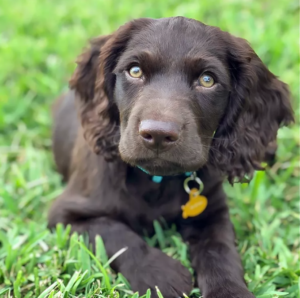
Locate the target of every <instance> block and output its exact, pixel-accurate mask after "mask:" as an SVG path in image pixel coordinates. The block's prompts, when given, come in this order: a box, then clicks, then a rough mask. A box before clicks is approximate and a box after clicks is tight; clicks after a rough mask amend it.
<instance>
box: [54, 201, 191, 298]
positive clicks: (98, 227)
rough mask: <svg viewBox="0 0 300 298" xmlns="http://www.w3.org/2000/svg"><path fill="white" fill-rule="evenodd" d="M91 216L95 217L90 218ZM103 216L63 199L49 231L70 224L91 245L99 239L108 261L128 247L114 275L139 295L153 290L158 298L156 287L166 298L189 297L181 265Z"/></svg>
mask: <svg viewBox="0 0 300 298" xmlns="http://www.w3.org/2000/svg"><path fill="white" fill-rule="evenodd" d="M94 209H95V207H94ZM89 214H90V215H93V216H90V217H89ZM100 214H101V212H98V217H94V216H95V210H93V206H92V204H91V202H89V200H88V199H86V198H83V197H80V196H78V195H70V196H62V197H60V198H59V199H58V200H57V201H56V202H55V203H54V205H53V206H52V209H51V211H50V214H49V227H50V228H51V227H54V226H55V225H56V224H57V223H59V222H61V223H63V224H71V227H72V232H75V231H76V232H78V233H87V234H88V235H89V239H90V241H91V242H92V243H94V239H95V237H96V235H100V236H101V237H102V239H103V242H104V245H105V248H106V252H107V255H108V257H112V256H113V255H114V254H115V253H117V252H118V251H119V250H121V249H122V248H124V247H127V250H126V251H125V252H124V253H123V254H121V255H120V256H118V257H117V258H116V259H115V260H114V261H113V263H112V264H111V266H112V268H113V269H114V270H115V271H117V272H121V273H122V274H123V275H124V276H125V277H126V278H127V280H128V281H129V283H130V284H131V287H132V289H133V290H134V291H138V292H139V294H140V295H143V294H145V293H146V291H147V289H151V292H152V296H151V297H157V295H156V288H155V287H156V286H157V287H158V288H159V289H160V291H161V292H162V294H163V296H164V298H178V297H183V293H185V294H186V295H188V294H189V292H190V291H191V290H192V276H191V274H190V272H189V271H188V270H187V269H186V268H185V267H184V266H183V265H182V264H180V262H179V261H177V260H174V259H172V258H170V257H168V256H167V255H166V254H164V253H163V252H161V251H160V250H158V249H156V248H153V247H150V246H148V245H147V243H146V242H145V241H144V240H143V239H142V238H141V237H140V236H139V235H138V234H136V233H135V232H134V231H133V230H131V229H130V227H129V226H127V225H126V224H124V223H123V222H121V221H118V220H117V219H113V218H110V217H109V216H104V215H103V216H100ZM80 217H81V218H80Z"/></svg>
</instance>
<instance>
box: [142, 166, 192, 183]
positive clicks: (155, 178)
mask: <svg viewBox="0 0 300 298" xmlns="http://www.w3.org/2000/svg"><path fill="white" fill-rule="evenodd" d="M138 168H139V169H140V170H142V171H143V172H144V173H146V174H148V175H149V173H148V172H147V171H146V170H145V169H143V168H141V167H138ZM184 174H185V176H187V177H188V176H191V175H192V172H185V173H184ZM163 178H164V177H163V176H152V181H153V182H154V183H160V182H162V180H163Z"/></svg>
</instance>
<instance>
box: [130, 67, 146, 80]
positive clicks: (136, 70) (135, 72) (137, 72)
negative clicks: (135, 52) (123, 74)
mask: <svg viewBox="0 0 300 298" xmlns="http://www.w3.org/2000/svg"><path fill="white" fill-rule="evenodd" d="M129 75H130V76H131V77H133V78H135V79H140V78H141V77H142V75H143V72H142V70H141V68H140V67H139V66H133V67H131V68H130V69H129Z"/></svg>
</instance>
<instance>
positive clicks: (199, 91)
mask: <svg viewBox="0 0 300 298" xmlns="http://www.w3.org/2000/svg"><path fill="white" fill-rule="evenodd" d="M207 28H209V27H207V26H204V25H202V24H201V23H196V26H195V23H194V22H190V21H185V20H182V21H180V22H176V23H174V24H172V23H169V20H168V19H165V20H161V21H160V22H157V23H153V24H150V25H149V26H147V27H146V28H145V29H144V30H142V31H140V32H138V33H137V34H135V35H134V36H133V37H132V39H131V40H130V41H129V43H128V45H127V47H126V50H125V51H124V53H123V54H122V55H121V56H120V58H119V61H118V63H117V65H116V68H115V69H114V74H115V75H116V83H115V92H114V100H115V102H116V104H117V106H118V109H119V113H120V130H121V138H120V143H119V151H120V154H121V157H122V159H123V160H124V161H126V162H128V163H130V164H132V165H135V166H140V167H142V168H144V169H145V170H147V171H148V172H149V173H151V174H154V175H171V174H178V173H183V172H185V171H195V170H198V169H199V168H201V167H202V166H203V165H204V164H205V163H206V162H207V160H208V154H209V149H210V144H211V141H212V138H213V135H214V131H215V130H216V129H217V127H218V124H219V122H220V119H221V117H222V116H223V114H224V111H225V108H226V106H227V102H228V96H229V92H230V83H231V82H230V76H229V72H228V65H227V64H226V59H225V57H224V53H223V52H222V48H223V47H222V45H221V47H220V44H219V46H218V43H219V42H220V41H218V36H213V35H211V34H210V32H209V30H207ZM199 41H201V42H199ZM218 47H220V49H218Z"/></svg>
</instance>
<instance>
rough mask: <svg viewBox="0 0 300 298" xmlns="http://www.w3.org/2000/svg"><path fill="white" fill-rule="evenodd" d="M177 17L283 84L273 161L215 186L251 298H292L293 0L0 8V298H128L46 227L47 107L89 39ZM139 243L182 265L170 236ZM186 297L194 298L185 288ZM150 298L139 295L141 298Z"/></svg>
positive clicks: (295, 294)
mask: <svg viewBox="0 0 300 298" xmlns="http://www.w3.org/2000/svg"><path fill="white" fill-rule="evenodd" d="M174 15H184V16H187V17H191V18H196V19H199V20H201V21H203V22H205V23H207V24H210V25H215V26H219V27H221V28H222V29H223V30H227V31H230V32H231V33H233V34H235V35H238V36H241V37H244V38H246V39H248V40H249V41H250V42H251V44H252V46H253V47H254V49H255V50H256V52H257V53H258V54H259V56H260V57H261V58H262V60H263V61H264V62H265V63H266V64H267V65H268V67H269V68H270V70H271V71H272V72H274V73H275V74H276V75H278V76H279V77H280V78H281V79H282V80H284V81H285V82H287V83H288V84H289V85H290V88H291V91H292V95H293V102H294V107H295V109H296V118H297V121H296V124H295V125H294V126H292V127H289V128H284V129H282V130H280V132H279V135H278V137H279V145H280V146H279V150H278V157H277V162H276V163H275V165H274V166H272V167H271V168H269V169H268V170H267V172H258V173H257V174H256V175H255V178H254V180H253V181H252V182H251V183H250V185H245V184H242V185H235V186H234V188H232V187H231V186H229V185H227V184H226V185H225V186H226V190H227V193H228V195H229V204H230V206H231V218H232V221H233V223H234V226H235V229H236V232H237V238H238V240H239V242H238V249H239V252H240V254H241V256H242V260H243V264H244V267H245V272H246V274H245V278H246V280H247V282H248V284H249V288H250V290H251V291H253V292H254V293H255V295H256V296H257V297H259V298H271V297H289V298H299V297H300V294H299V288H300V279H299V276H300V270H299V246H300V239H299V219H300V216H299V178H300V177H299V176H300V168H299V145H300V137H299V136H300V134H299V66H300V63H299V51H298V41H299V3H298V1H293V0H292V1H285V0H277V1H273V0H265V1H258V0H257V1H246V0H226V1H225V0H223V1H218V0H216V1H213V2H212V1H189V0H187V1H179V0H166V1H160V2H157V1H155V0H145V1H141V2H132V1H129V0H123V1H109V0H90V1H83V0H82V1H80V0H72V1H71V0H65V1H58V0H43V1H41V0H15V1H10V0H1V3H0V243H1V244H0V297H17V298H20V297H22V298H23V297H39V298H43V297H111V298H113V297H116V298H117V297H119V296H120V297H134V298H138V297H139V296H138V294H137V293H132V292H131V290H130V286H129V285H128V283H127V281H126V279H125V278H124V277H123V276H122V275H120V274H115V273H114V272H113V271H112V270H111V269H110V267H109V263H110V261H109V260H108V259H107V256H106V254H105V249H104V246H103V243H102V241H101V238H98V239H97V246H96V251H95V253H94V254H92V253H91V252H90V251H89V250H88V246H87V245H86V243H87V242H86V241H85V239H83V238H82V237H78V236H77V235H73V236H71V238H70V240H69V229H68V228H67V229H63V228H62V227H61V226H58V227H57V230H56V232H55V233H53V234H51V233H50V232H49V231H48V230H47V229H46V215H47V210H48V208H49V204H50V203H51V201H52V200H53V199H54V198H55V197H56V196H57V195H58V194H59V193H60V192H61V190H62V188H63V186H62V184H61V182H60V177H59V176H58V175H57V173H56V172H55V170H54V166H53V160H52V156H51V151H50V146H51V141H50V126H51V119H50V113H49V107H50V105H51V103H52V102H53V100H54V98H55V97H56V96H57V95H59V94H60V93H61V92H62V91H63V90H64V89H66V88H67V81H68V78H69V77H70V75H71V73H72V71H73V70H74V67H75V64H74V60H75V57H76V56H77V55H78V53H79V52H80V51H81V49H82V48H83V47H84V46H85V45H86V41H87V39H88V38H90V37H93V36H96V35H100V34H107V33H110V32H112V31H113V30H115V29H116V28H117V27H118V26H119V25H121V24H123V23H124V22H126V21H128V20H129V19H132V18H135V17H154V18H158V17H167V16H174ZM155 230H156V234H155V235H154V236H153V237H152V238H147V239H146V241H147V242H148V243H149V244H150V245H159V246H160V247H161V248H162V249H163V251H165V252H166V253H167V254H169V255H171V256H173V257H174V258H177V259H179V260H180V261H182V263H183V264H184V265H186V266H188V267H189V266H190V265H189V261H188V253H187V247H186V245H185V244H183V243H182V241H181V239H180V237H179V236H178V235H177V234H176V231H175V230H174V229H173V228H172V227H171V228H169V229H164V227H161V226H160V225H159V224H158V223H156V224H155ZM192 295H193V296H194V297H199V295H200V293H199V290H197V289H194V290H193V294H192ZM146 297H147V298H148V297H149V292H148V293H147V294H146Z"/></svg>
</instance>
